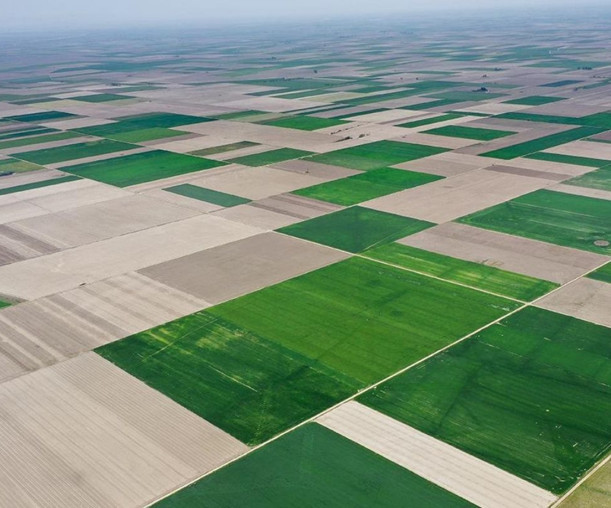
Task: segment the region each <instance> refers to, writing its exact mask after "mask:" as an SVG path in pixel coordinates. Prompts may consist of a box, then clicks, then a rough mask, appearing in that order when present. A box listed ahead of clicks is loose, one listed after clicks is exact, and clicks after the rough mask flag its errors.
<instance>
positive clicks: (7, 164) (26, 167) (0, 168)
mask: <svg viewBox="0 0 611 508" xmlns="http://www.w3.org/2000/svg"><path fill="white" fill-rule="evenodd" d="M38 169H42V166H39V165H38V164H33V163H31V162H26V161H19V160H17V159H3V160H0V174H2V173H25V172H26V171H36V170H38Z"/></svg>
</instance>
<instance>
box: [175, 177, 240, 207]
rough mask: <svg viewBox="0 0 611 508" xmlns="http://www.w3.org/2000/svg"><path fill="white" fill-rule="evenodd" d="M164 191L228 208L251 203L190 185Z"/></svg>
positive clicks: (177, 186) (223, 193) (238, 197)
mask: <svg viewBox="0 0 611 508" xmlns="http://www.w3.org/2000/svg"><path fill="white" fill-rule="evenodd" d="M164 190H166V191H168V192H173V193H174V194H179V195H181V196H186V197H188V198H193V199H199V200H200V201H206V202H207V203H212V204H215V205H219V206H227V207H228V206H237V205H243V204H245V203H250V199H246V198H241V197H240V196H234V195H233V194H226V193H225V192H219V191H215V190H212V189H205V188H204V187H198V186H197V185H191V184H189V183H185V184H182V185H176V186H174V187H168V188H167V189H164Z"/></svg>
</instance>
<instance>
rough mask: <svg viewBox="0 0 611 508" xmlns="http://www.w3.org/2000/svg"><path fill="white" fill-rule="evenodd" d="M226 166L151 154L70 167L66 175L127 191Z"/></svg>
mask: <svg viewBox="0 0 611 508" xmlns="http://www.w3.org/2000/svg"><path fill="white" fill-rule="evenodd" d="M223 165H224V163H223V162H217V161H213V160H210V159H204V158H201V157H194V156H191V155H183V154H178V153H172V152H165V151H163V150H152V151H150V152H143V153H138V154H133V155H126V156H124V157H117V158H115V159H107V160H101V161H95V162H89V163H86V164H79V165H76V166H70V167H68V168H65V169H64V171H66V172H68V173H72V174H75V175H79V176H82V177H84V178H90V179H91V180H97V181H98V182H103V183H108V184H110V185H115V186H117V187H127V186H129V185H135V184H138V183H144V182H151V181H154V180H160V179H162V178H169V177H171V176H176V175H183V174H185V173H193V172H195V171H202V170H204V169H210V168H215V167H218V166H223Z"/></svg>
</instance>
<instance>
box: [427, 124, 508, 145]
mask: <svg viewBox="0 0 611 508" xmlns="http://www.w3.org/2000/svg"><path fill="white" fill-rule="evenodd" d="M424 132H425V133H426V134H436V135H438V136H450V137H453V138H464V139H475V140H477V141H491V140H493V139H498V138H504V137H505V136H511V135H512V134H515V132H511V131H499V130H495V129H479V128H476V127H463V126H462V125H447V126H445V127H438V128H436V129H431V130H428V131H424Z"/></svg>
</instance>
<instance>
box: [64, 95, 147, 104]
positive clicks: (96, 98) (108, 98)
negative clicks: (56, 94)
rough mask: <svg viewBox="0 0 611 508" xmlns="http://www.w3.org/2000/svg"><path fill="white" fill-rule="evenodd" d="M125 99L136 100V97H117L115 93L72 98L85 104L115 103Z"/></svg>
mask: <svg viewBox="0 0 611 508" xmlns="http://www.w3.org/2000/svg"><path fill="white" fill-rule="evenodd" d="M125 99H135V97H130V96H128V95H117V94H114V93H98V94H94V95H81V96H80V97H72V100H73V101H83V102H92V103H99V102H114V101H122V100H125Z"/></svg>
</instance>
